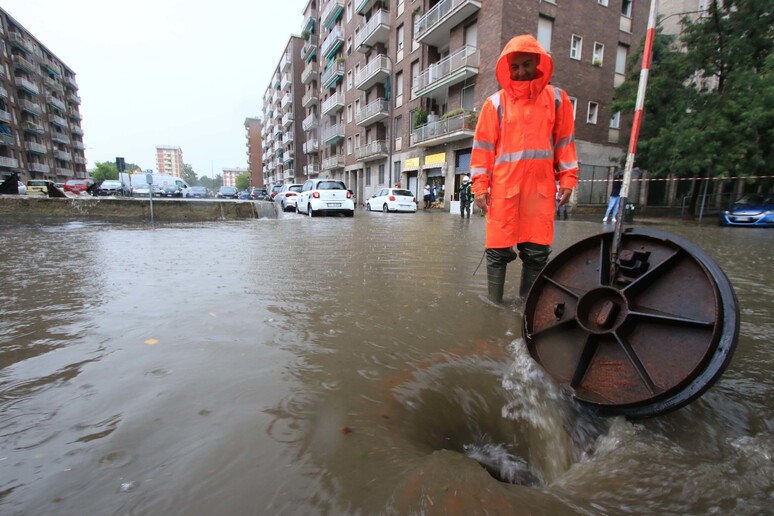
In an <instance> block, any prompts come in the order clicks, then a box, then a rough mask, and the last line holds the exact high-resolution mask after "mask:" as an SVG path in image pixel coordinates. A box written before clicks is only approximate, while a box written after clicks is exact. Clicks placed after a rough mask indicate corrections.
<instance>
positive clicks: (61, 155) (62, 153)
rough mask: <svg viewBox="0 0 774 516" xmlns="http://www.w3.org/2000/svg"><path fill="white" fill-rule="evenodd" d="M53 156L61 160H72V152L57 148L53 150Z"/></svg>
mask: <svg viewBox="0 0 774 516" xmlns="http://www.w3.org/2000/svg"><path fill="white" fill-rule="evenodd" d="M54 157H55V158H56V159H61V160H62V161H72V159H73V156H72V154H70V153H69V152H65V151H61V150H58V149H57V150H55V151H54Z"/></svg>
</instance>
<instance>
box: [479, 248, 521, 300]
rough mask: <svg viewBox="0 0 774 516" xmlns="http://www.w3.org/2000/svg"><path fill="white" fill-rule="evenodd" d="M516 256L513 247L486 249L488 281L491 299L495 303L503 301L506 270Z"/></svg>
mask: <svg viewBox="0 0 774 516" xmlns="http://www.w3.org/2000/svg"><path fill="white" fill-rule="evenodd" d="M516 256H517V254H516V251H514V250H513V248H512V247H505V248H502V249H487V250H486V281H487V285H488V287H489V300H490V301H492V302H493V303H498V304H501V303H502V302H503V291H504V290H505V271H506V268H507V266H508V264H509V263H510V262H512V261H513V260H515V259H516Z"/></svg>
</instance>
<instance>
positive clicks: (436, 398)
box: [0, 211, 774, 515]
mask: <svg viewBox="0 0 774 516" xmlns="http://www.w3.org/2000/svg"><path fill="white" fill-rule="evenodd" d="M600 218H601V216H600ZM595 220H596V219H595ZM647 227H649V228H654V229H660V230H664V231H668V232H671V233H674V234H676V235H679V236H682V237H684V238H686V239H688V240H690V241H692V242H694V243H696V244H698V245H699V246H701V247H702V248H703V249H704V250H705V251H706V252H707V253H708V254H709V255H710V256H711V257H712V258H713V259H714V260H716V261H717V262H718V264H719V265H720V266H721V268H723V270H724V271H725V272H726V274H727V275H728V276H729V278H730V280H731V282H732V284H733V285H734V287H735V289H736V294H737V297H738V299H739V306H740V316H741V329H740V338H739V343H738V346H737V349H736V352H735V355H734V358H733V360H732V362H731V365H730V366H729V368H728V369H727V370H726V372H725V373H724V375H723V377H722V378H721V380H720V381H719V382H718V383H717V384H716V385H715V386H714V387H713V388H712V389H710V390H709V391H708V392H707V393H706V394H705V395H704V396H703V397H702V398H700V399H699V400H698V401H696V402H694V403H692V404H691V405H689V406H687V407H685V408H683V409H680V410H678V411H676V412H674V413H671V414H668V415H666V416H662V417H659V418H655V419H651V420H645V421H637V422H629V421H626V420H624V419H622V418H608V419H602V418H598V417H595V416H592V415H589V414H587V413H585V412H584V411H583V410H581V409H580V408H579V407H578V406H576V405H575V404H574V403H573V401H572V398H571V397H570V396H568V394H567V393H566V392H563V391H562V390H561V389H559V388H558V387H557V386H556V385H555V384H553V382H552V381H551V380H550V379H548V378H546V377H545V376H544V375H543V374H542V373H541V371H540V369H539V368H538V367H537V366H536V365H535V364H534V362H533V361H532V360H531V359H530V358H529V355H528V354H527V353H526V351H525V348H524V345H523V341H522V340H521V328H522V318H521V314H520V312H519V306H518V305H517V304H515V303H513V302H511V303H509V304H508V305H507V307H506V309H497V308H494V307H492V306H490V305H488V304H486V303H484V302H483V301H482V300H481V298H482V297H483V296H485V294H486V267H485V264H482V265H481V267H480V268H479V270H478V272H477V273H476V274H475V275H473V272H474V270H476V268H477V266H478V265H479V262H480V260H481V258H482V254H483V242H484V220H483V219H481V218H473V219H472V220H469V221H468V220H466V221H462V220H460V218H459V217H458V216H452V215H449V214H443V213H422V212H420V213H416V214H407V215H400V214H382V213H367V212H364V211H358V212H357V214H356V216H355V217H354V218H352V219H349V218H339V217H331V218H314V219H312V218H307V217H303V216H298V215H295V214H293V213H289V214H286V215H285V216H284V217H281V218H279V219H257V220H250V221H242V222H221V223H211V224H197V225H184V224H180V225H164V226H157V227H156V228H155V229H151V228H150V227H149V226H141V225H136V226H131V225H116V224H112V225H111V224H96V223H76V222H71V223H65V224H60V225H34V224H30V225H26V226H25V225H14V226H10V225H5V226H0V242H2V246H1V247H0V273H2V277H3V278H4V281H3V285H2V288H1V289H0V313H2V326H1V327H0V364H1V366H0V367H1V369H0V392H1V394H2V395H1V397H0V435H1V439H0V479H1V480H0V513H2V514H36V515H44V514H57V515H62V514H66V515H70V514H72V515H79V514H143V515H171V514H223V515H243V514H293V515H295V514H466V515H469V514H521V513H523V514H551V515H556V514H622V513H635V514H641V513H681V514H686V513H690V514H705V513H719V514H728V513H735V514H761V513H767V512H770V511H771V507H772V506H774V464H773V463H772V460H771V459H772V455H774V439H772V435H774V434H773V432H774V400H773V399H772V396H771V393H772V385H773V384H774V374H772V372H773V370H774V358H772V353H771V348H770V346H771V343H772V341H774V322H773V321H772V317H771V314H772V308H773V307H774V301H773V300H774V288H772V286H771V279H770V278H771V277H772V276H773V275H774V257H772V253H771V250H772V249H774V231H768V230H749V229H740V228H720V227H717V226H714V225H705V226H702V227H697V226H695V225H693V224H677V222H676V221H665V222H664V224H658V225H648V226H647ZM601 230H602V225H601V224H599V223H598V222H588V221H574V220H570V221H560V222H557V227H556V238H555V244H554V246H553V247H554V255H556V254H557V253H558V252H560V251H561V250H562V249H564V248H566V247H568V246H570V245H571V244H573V243H575V242H577V241H578V240H580V239H581V238H584V237H587V236H591V235H594V234H597V233H599V232H600V231H601ZM518 278H519V266H518V262H514V264H512V265H511V266H510V267H509V269H508V279H507V283H506V298H510V299H511V300H512V299H513V298H514V296H515V295H516V294H517V291H518ZM482 466H483V467H482ZM767 507H768V509H767Z"/></svg>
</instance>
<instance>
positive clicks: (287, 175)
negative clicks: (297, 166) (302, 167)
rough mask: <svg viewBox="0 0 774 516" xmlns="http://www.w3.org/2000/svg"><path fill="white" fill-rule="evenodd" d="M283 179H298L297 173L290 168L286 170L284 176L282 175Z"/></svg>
mask: <svg viewBox="0 0 774 516" xmlns="http://www.w3.org/2000/svg"><path fill="white" fill-rule="evenodd" d="M282 177H283V179H293V178H294V177H296V171H295V170H293V169H292V168H289V169H287V170H285V172H284V174H283V175H282Z"/></svg>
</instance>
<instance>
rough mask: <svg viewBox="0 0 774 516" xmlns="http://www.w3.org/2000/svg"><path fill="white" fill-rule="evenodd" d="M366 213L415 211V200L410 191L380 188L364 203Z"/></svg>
mask: <svg viewBox="0 0 774 516" xmlns="http://www.w3.org/2000/svg"><path fill="white" fill-rule="evenodd" d="M366 209H367V210H368V211H374V210H382V211H383V212H384V213H387V212H388V211H407V212H412V213H413V212H416V211H417V198H416V197H414V194H413V193H412V192H411V191H410V190H402V189H400V188H382V189H381V190H379V191H378V192H376V193H375V194H374V195H372V196H371V198H370V199H368V201H366Z"/></svg>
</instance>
